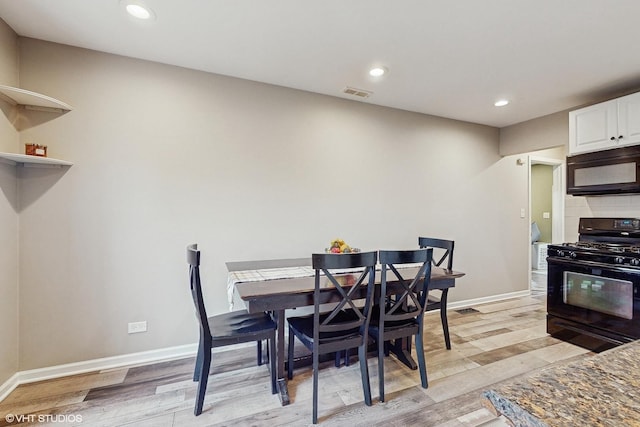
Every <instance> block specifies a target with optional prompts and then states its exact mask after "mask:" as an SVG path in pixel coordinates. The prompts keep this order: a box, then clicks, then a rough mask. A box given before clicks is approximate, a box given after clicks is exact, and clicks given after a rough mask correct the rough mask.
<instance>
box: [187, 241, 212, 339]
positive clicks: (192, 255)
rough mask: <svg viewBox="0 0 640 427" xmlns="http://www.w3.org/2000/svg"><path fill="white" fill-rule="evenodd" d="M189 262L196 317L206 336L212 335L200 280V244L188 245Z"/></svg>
mask: <svg viewBox="0 0 640 427" xmlns="http://www.w3.org/2000/svg"><path fill="white" fill-rule="evenodd" d="M187 263H188V264H189V284H190V286H191V297H192V298H193V305H194V307H195V309H196V318H197V319H198V323H199V324H200V329H201V332H202V334H203V335H201V336H205V337H209V336H211V330H210V329H209V322H208V320H207V310H206V309H205V306H204V297H203V296H202V283H201V281H200V251H199V250H198V245H197V244H193V245H189V246H188V247H187Z"/></svg>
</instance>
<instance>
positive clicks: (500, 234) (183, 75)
mask: <svg viewBox="0 0 640 427" xmlns="http://www.w3.org/2000/svg"><path fill="white" fill-rule="evenodd" d="M20 54H21V55H20V58H21V74H20V78H21V80H22V84H23V86H25V87H28V88H30V89H32V90H36V91H39V92H42V93H46V94H48V95H50V96H53V97H56V98H58V99H60V100H62V101H65V102H67V103H69V104H71V105H72V106H74V107H75V108H74V110H73V111H72V112H70V113H68V114H66V115H64V116H62V117H60V118H58V119H56V120H53V121H50V122H48V123H45V124H43V125H40V126H37V127H34V128H31V129H28V130H25V131H24V132H22V139H23V140H25V139H29V140H30V141H33V142H36V143H44V144H46V145H48V146H49V150H50V156H52V157H59V158H63V159H68V160H70V161H73V162H74V163H75V164H74V166H73V167H71V168H70V169H69V170H68V171H66V173H65V172H64V171H59V170H51V169H25V170H24V171H23V175H22V177H21V180H20V183H21V197H22V204H21V206H20V227H21V228H20V298H21V299H20V301H21V306H20V336H21V338H22V339H21V345H20V349H21V353H20V354H21V357H20V369H21V370H23V369H31V368H38V367H43V366H50V365H55V364H60V363H66V362H74V361H80V360H86V359H92V358H98V357H105V356H112V355H118V354H125V353H132V352H136V351H142V350H150V349H156V348H163V347H168V346H173V345H181V344H186V343H193V342H195V341H196V336H197V335H196V332H197V331H196V324H195V319H194V316H193V309H192V307H191V302H190V299H189V295H188V292H187V270H186V266H185V247H186V245H187V244H189V243H193V242H198V243H200V245H201V248H202V249H203V264H204V268H203V279H204V284H205V288H206V295H205V297H206V299H207V303H208V305H209V307H210V311H211V313H216V312H223V311H224V310H225V309H226V304H225V301H226V268H225V266H224V262H225V261H229V260H250V259H268V258H283V257H300V256H306V255H309V254H310V253H312V252H314V251H321V250H323V248H324V247H326V245H327V244H328V242H329V241H330V240H331V239H332V238H334V237H337V236H340V237H342V238H344V239H345V240H346V241H347V242H348V243H350V244H352V245H354V246H357V247H360V248H362V249H364V250H375V249H378V248H383V247H384V248H406V247H415V246H416V244H417V237H418V235H432V236H438V237H443V238H452V239H455V240H456V265H457V268H458V269H460V270H462V271H464V272H466V273H467V276H466V277H465V278H463V279H461V280H460V281H459V285H458V286H457V287H456V289H455V290H454V291H452V293H451V299H452V300H454V301H455V300H466V299H473V298H479V297H483V296H490V295H496V294H503V293H509V292H516V291H523V290H526V289H527V288H528V284H527V265H528V260H527V255H528V252H527V249H528V244H527V243H526V242H527V240H528V235H529V224H528V223H527V222H526V220H524V219H521V218H520V216H519V212H520V209H521V208H522V207H526V203H527V195H526V191H523V189H525V188H526V186H527V171H526V168H522V167H519V166H517V165H516V161H515V158H510V157H506V158H501V157H500V155H499V153H498V151H499V135H498V130H497V129H495V128H491V127H486V126H479V125H474V124H468V123H463V122H457V121H452V120H446V119H441V118H436V117H431V116H425V115H421V114H415V113H408V112H404V111H399V110H393V109H388V108H382V107H377V106H371V105H366V104H363V103H357V102H353V101H347V100H342V99H338V98H332V97H327V96H321V95H316V94H311V93H307V92H302V91H296V90H292V89H285V88H281V87H275V86H269V85H264V84H259V83H254V82H249V81H243V80H239V79H234V78H228V77H223V76H218V75H212V74H207V73H203V72H198V71H192V70H187V69H182V68H177V67H171V66H165V65H160V64H154V63H149V62H144V61H139V60H133V59H129V58H123V57H118V56H113V55H108V54H102V53H96V52H92V51H87V50H81V49H77V48H71V47H67V46H61V45H56V44H50V43H45V42H41V41H36V40H30V39H26V40H22V41H21V52H20ZM495 189H499V191H495ZM514 248H515V249H514ZM139 320H147V321H148V325H149V331H148V332H147V333H144V334H136V335H127V333H126V329H127V322H131V321H139ZM434 327H439V325H436V324H434ZM43 348H46V351H42V349H43Z"/></svg>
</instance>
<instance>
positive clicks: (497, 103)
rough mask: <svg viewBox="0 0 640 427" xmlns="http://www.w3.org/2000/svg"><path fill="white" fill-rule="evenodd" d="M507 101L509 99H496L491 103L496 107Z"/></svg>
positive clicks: (505, 103) (502, 105)
mask: <svg viewBox="0 0 640 427" xmlns="http://www.w3.org/2000/svg"><path fill="white" fill-rule="evenodd" d="M508 103H509V100H507V99H500V100H498V101H496V102H495V103H494V104H493V105H495V106H496V107H504V106H505V105H507V104H508Z"/></svg>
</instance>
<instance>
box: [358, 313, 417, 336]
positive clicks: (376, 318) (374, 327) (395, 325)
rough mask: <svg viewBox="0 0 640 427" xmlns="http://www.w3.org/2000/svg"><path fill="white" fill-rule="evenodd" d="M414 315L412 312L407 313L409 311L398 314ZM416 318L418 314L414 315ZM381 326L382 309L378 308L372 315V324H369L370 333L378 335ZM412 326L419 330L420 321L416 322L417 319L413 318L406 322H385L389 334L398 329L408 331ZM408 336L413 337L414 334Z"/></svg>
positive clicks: (385, 328) (405, 320)
mask: <svg viewBox="0 0 640 427" xmlns="http://www.w3.org/2000/svg"><path fill="white" fill-rule="evenodd" d="M409 313H411V314H413V312H412V311H407V310H402V309H401V310H397V311H396V314H409ZM414 316H417V313H416V314H414ZM379 324H380V309H379V306H376V307H375V308H374V311H373V313H372V314H371V323H369V333H370V334H372V335H376V334H377V333H378V329H379V327H378V325H379ZM411 326H415V327H416V329H417V328H418V321H417V320H416V318H415V317H411V318H409V319H404V320H385V322H384V330H385V331H387V332H391V331H394V330H396V329H406V328H410V327H411ZM408 335H413V334H411V333H410V334H408Z"/></svg>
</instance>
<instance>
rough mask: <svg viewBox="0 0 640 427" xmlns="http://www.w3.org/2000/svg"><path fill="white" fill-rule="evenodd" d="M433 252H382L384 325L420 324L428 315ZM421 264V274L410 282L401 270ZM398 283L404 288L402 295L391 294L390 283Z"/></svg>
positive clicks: (381, 300)
mask: <svg viewBox="0 0 640 427" xmlns="http://www.w3.org/2000/svg"><path fill="white" fill-rule="evenodd" d="M432 260H433V249H432V248H428V249H415V250H404V251H385V250H381V251H380V264H382V281H381V289H380V305H379V306H380V325H381V327H382V325H384V324H385V322H398V321H406V320H409V319H417V320H418V321H420V319H421V316H422V315H423V313H424V310H425V308H426V302H427V295H428V294H429V285H430V283H431V265H432ZM414 263H421V265H420V268H419V269H418V272H417V273H416V274H415V276H414V277H411V278H409V279H407V278H405V277H403V276H402V273H401V271H399V269H398V268H397V267H398V266H400V265H402V264H414ZM390 281H393V282H397V283H399V284H400V286H401V287H402V291H401V292H400V293H395V294H394V295H390V296H388V297H387V296H386V295H387V284H388V283H389V282H390Z"/></svg>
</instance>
